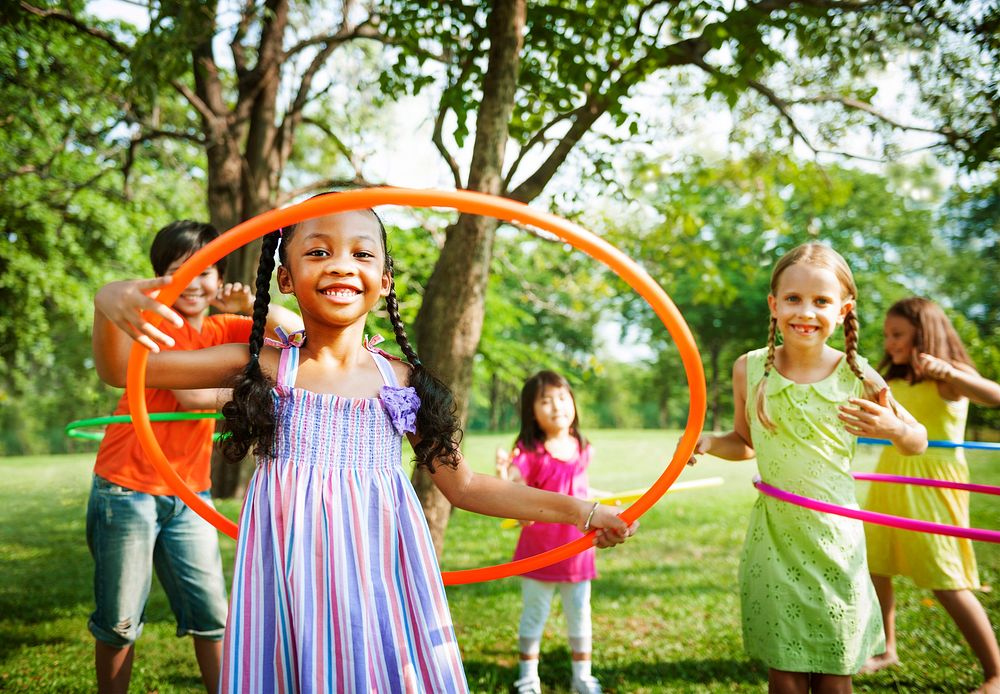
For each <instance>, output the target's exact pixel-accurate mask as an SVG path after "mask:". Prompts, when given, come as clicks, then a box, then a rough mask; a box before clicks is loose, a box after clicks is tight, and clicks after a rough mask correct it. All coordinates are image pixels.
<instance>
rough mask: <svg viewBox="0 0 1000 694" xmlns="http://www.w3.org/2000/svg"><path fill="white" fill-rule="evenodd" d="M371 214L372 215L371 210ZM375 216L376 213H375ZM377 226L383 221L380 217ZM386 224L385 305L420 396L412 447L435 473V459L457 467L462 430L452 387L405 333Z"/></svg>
mask: <svg viewBox="0 0 1000 694" xmlns="http://www.w3.org/2000/svg"><path fill="white" fill-rule="evenodd" d="M372 214H375V212H374V211H372ZM375 218H376V219H378V215H375ZM379 226H382V220H381V219H379ZM385 242H386V238H385V227H384V226H382V247H383V248H384V249H385V268H386V272H388V273H389V294H388V296H386V297H385V308H386V312H387V313H388V314H389V320H390V321H391V322H392V331H393V333H394V334H395V336H396V344H398V345H399V348H400V349H401V350H402V351H403V355H404V356H405V357H406V361H407V362H408V363H409V364H410V366H411V367H413V370H412V371H411V372H410V385H411V386H412V387H413V389H414V390H416V391H417V395H418V396H420V409H419V410H418V411H417V422H416V429H417V436H419V437H420V443H418V444H417V445H416V446H414V448H413V452H414V454H415V456H416V461H417V465H423V466H424V467H426V468H427V469H428V470H429V471H431V472H434V463H435V462H438V463H441V464H442V465H447V466H448V467H452V468H454V467H456V466H457V465H458V463H459V460H460V459H461V453H460V452H459V449H458V444H459V443H460V442H461V440H462V430H461V428H460V427H459V425H458V417H457V416H456V411H457V408H456V406H455V397H454V395H452V393H451V390H450V389H449V388H448V386H446V385H445V384H444V383H442V382H441V381H440V380H438V379H437V378H436V377H435V376H434V374H432V373H431V372H430V371H429V370H428V369H427V367H425V366H424V364H423V362H422V361H420V357H419V356H418V355H417V352H416V350H415V349H413V346H412V345H411V344H410V339H409V338H408V337H407V336H406V328H405V327H404V326H403V321H402V319H401V318H400V316H399V301H398V300H397V299H396V281H395V278H394V277H393V266H392V256H390V255H389V250H388V247H387V246H386V245H385Z"/></svg>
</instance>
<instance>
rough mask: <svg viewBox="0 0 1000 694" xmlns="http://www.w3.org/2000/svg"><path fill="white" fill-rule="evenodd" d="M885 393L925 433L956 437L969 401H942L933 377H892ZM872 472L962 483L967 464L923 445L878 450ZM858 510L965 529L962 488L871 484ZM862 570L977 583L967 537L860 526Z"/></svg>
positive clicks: (959, 585) (937, 584)
mask: <svg viewBox="0 0 1000 694" xmlns="http://www.w3.org/2000/svg"><path fill="white" fill-rule="evenodd" d="M889 385H890V386H891V387H892V394H893V397H895V398H896V400H897V401H898V402H899V404H901V405H902V406H903V407H905V408H906V409H907V410H908V411H909V412H910V414H912V415H913V416H914V418H915V419H916V420H917V421H918V422H920V423H921V424H923V425H924V426H925V427H927V438H928V439H931V440H945V441H954V442H956V443H957V442H962V441H964V440H965V420H966V417H967V416H968V413H969V401H968V400H967V399H965V398H962V399H961V400H954V401H952V400H945V399H944V398H942V397H941V395H940V393H938V389H937V384H936V383H935V382H934V381H930V380H927V381H921V382H919V383H915V384H910V383H908V382H907V381H905V380H895V379H894V380H893V381H891V382H890V383H889ZM875 471H876V472H880V473H884V474H887V475H906V476H908V477H925V478H930V479H938V480H948V481H951V482H968V481H969V466H968V465H967V464H966V462H965V452H964V451H963V450H962V449H961V448H928V449H927V452H926V453H924V454H923V455H917V456H904V455H900V454H899V453H898V452H897V451H896V450H895V449H894V448H891V447H886V448H885V450H883V451H882V456H881V457H880V458H879V461H878V466H877V467H876V469H875ZM865 508H866V509H868V510H869V511H878V512H879V513H891V514H893V515H897V516H906V517H908V518H918V519H920V520H926V521H932V522H934V523H944V524H946V525H958V526H962V527H966V528H967V527H969V492H963V491H959V490H955V489H936V488H933V487H918V486H916V485H910V484H888V483H885V482H872V483H871V488H870V489H869V492H868V499H867V502H866V503H865ZM865 536H866V541H867V545H868V567H869V569H870V570H871V572H872V573H873V574H877V575H880V576H908V577H910V578H911V579H913V582H914V583H915V584H916V585H917V586H919V587H921V588H928V589H930V590H961V589H965V588H967V589H971V590H975V589H978V588H979V573H978V572H977V570H976V555H975V554H974V552H973V550H972V541H971V540H964V539H960V538H957V537H948V536H945V535H931V534H930V533H919V532H913V531H911V530H897V529H896V528H887V527H885V526H882V525H872V524H865Z"/></svg>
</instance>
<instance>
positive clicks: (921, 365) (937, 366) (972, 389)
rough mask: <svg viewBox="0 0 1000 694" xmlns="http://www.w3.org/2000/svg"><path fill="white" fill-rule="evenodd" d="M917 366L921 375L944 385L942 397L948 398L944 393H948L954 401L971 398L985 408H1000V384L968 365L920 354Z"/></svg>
mask: <svg viewBox="0 0 1000 694" xmlns="http://www.w3.org/2000/svg"><path fill="white" fill-rule="evenodd" d="M917 364H918V373H920V375H922V376H923V377H925V378H933V379H934V380H935V381H939V382H940V383H941V384H942V386H943V390H942V395H945V396H946V397H947V394H946V393H945V392H944V391H948V393H950V394H951V395H953V396H954V397H953V398H951V399H954V400H957V399H958V398H969V400H972V401H973V402H975V403H977V404H979V405H983V406H985V407H998V406H1000V383H997V382H996V381H991V380H990V379H988V378H984V377H983V376H981V375H980V374H979V372H978V371H976V370H975V369H974V368H973V367H971V366H969V365H968V364H957V365H953V364H951V362H947V361H945V360H944V359H938V358H937V357H935V356H932V355H930V354H920V355H919V356H918V359H917Z"/></svg>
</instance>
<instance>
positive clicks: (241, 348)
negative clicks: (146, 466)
mask: <svg viewBox="0 0 1000 694" xmlns="http://www.w3.org/2000/svg"><path fill="white" fill-rule="evenodd" d="M275 250H277V252H278V256H279V259H280V262H281V266H280V267H279V268H278V287H279V288H280V290H281V292H282V293H286V294H295V296H296V299H297V301H298V304H299V308H300V311H301V314H302V320H303V323H304V325H305V331H304V333H299V334H295V335H292V336H286V335H284V334H281V335H280V336H281V338H282V339H281V340H280V341H278V342H271V341H266V342H267V343H265V339H264V336H263V332H264V317H265V316H266V313H267V305H268V303H269V301H270V297H269V294H268V289H269V287H270V283H271V274H272V271H273V268H274V254H275ZM140 284H142V281H140ZM137 286H138V285H137ZM256 286H257V295H256V303H255V306H254V325H253V329H252V331H251V335H250V341H249V361H248V359H247V353H248V347H247V346H246V345H222V346H219V347H213V348H209V349H205V350H196V351H189V352H161V353H159V354H153V355H150V359H149V364H148V368H147V381H148V383H149V385H150V386H152V387H159V388H202V387H208V386H212V385H220V384H222V383H226V382H230V383H231V382H233V379H235V386H234V391H233V400H232V401H231V402H229V403H227V405H226V406H225V407H224V408H223V413H224V414H225V416H226V420H227V425H228V429H229V431H230V432H231V433H230V436H229V438H228V439H227V440H226V444H225V452H226V454H227V455H228V456H229V457H230V458H231V459H233V460H239V459H241V458H242V457H243V456H244V455H245V454H246V453H247V452H248V451H249V450H251V449H252V450H253V451H254V452H255V453H256V455H257V469H256V472H255V473H254V475H253V478H252V479H251V480H250V483H249V485H248V488H247V494H246V499H245V500H244V504H243V510H242V512H241V516H240V525H239V536H238V538H237V550H236V567H235V571H234V576H233V586H232V593H231V596H230V611H229V619H228V623H227V627H226V636H225V643H224V648H223V662H222V684H221V691H223V692H240V693H241V694H252V693H254V692H396V691H398V692H434V693H435V694H436V693H438V692H442V693H443V692H466V691H468V685H467V683H466V680H465V673H464V671H463V668H462V661H461V656H460V654H459V649H458V644H457V642H456V638H455V631H454V628H453V626H452V621H451V615H450V613H449V610H448V603H447V599H446V596H445V591H444V586H443V584H442V581H441V575H440V570H439V568H438V564H437V559H436V556H435V553H434V548H433V546H432V543H431V539H430V533H429V531H428V528H427V523H426V521H425V519H424V516H423V513H422V510H421V507H420V503H419V500H418V499H417V496H416V494H415V492H414V490H413V487H412V485H411V484H410V481H409V479H408V477H407V474H406V472H405V470H404V469H403V467H402V465H401V437H402V436H403V435H404V434H409V435H410V441H411V443H412V444H413V449H414V452H415V454H416V461H417V464H418V465H425V466H427V467H428V469H430V470H431V471H432V472H433V475H432V478H433V479H434V482H435V483H436V484H437V486H438V488H439V489H440V490H441V491H442V492H443V493H444V495H445V496H446V497H447V498H448V500H449V501H451V502H452V504H454V505H455V506H458V507H460V508H464V509H467V510H470V511H474V512H478V513H484V514H488V515H494V516H507V517H513V518H519V519H525V520H536V521H544V522H550V523H551V522H555V523H570V524H574V525H576V526H578V527H579V528H581V529H582V530H589V529H591V528H597V529H599V530H598V533H597V535H596V540H595V543H596V544H597V545H598V546H601V547H606V546H611V545H615V544H618V543H620V542H622V541H624V540H625V538H626V537H628V536H629V535H630V534H631V533H632V532H633V531H634V527H627V526H626V525H625V523H624V522H623V521H622V520H621V519H620V518H618V517H617V516H616V515H615V514H614V512H613V511H611V510H610V509H609V508H608V507H605V506H599V505H596V504H591V503H589V502H587V501H585V500H582V499H576V498H573V497H571V496H566V495H562V494H555V493H552V492H545V491H542V490H539V489H532V488H530V487H526V486H524V485H518V484H514V483H512V482H507V481H504V480H499V479H497V478H495V477H492V476H489V475H480V474H475V473H473V472H472V471H471V470H470V469H469V468H468V466H467V465H466V464H465V463H464V462H463V460H462V456H461V453H460V452H459V448H458V441H459V438H460V431H459V428H458V422H457V419H456V417H455V414H454V413H455V405H454V401H453V399H452V396H451V393H450V392H449V391H448V389H447V387H445V386H444V385H443V384H442V383H441V382H440V381H438V380H437V379H435V378H434V377H433V376H432V375H431V374H430V373H429V372H428V371H427V369H425V368H424V367H423V366H422V364H421V362H420V360H419V358H418V357H417V354H416V353H415V351H414V350H413V348H412V347H411V346H410V344H409V341H408V340H407V337H406V332H405V330H404V328H403V325H402V323H401V322H400V319H399V312H398V306H397V301H396V295H395V291H394V288H393V275H392V258H391V257H390V256H389V255H388V253H387V249H386V237H385V228H384V227H383V226H382V223H381V221H380V220H379V218H378V217H377V216H376V215H375V213H374V212H373V211H371V210H365V211H356V212H345V213H341V214H336V215H329V216H325V217H319V218H316V219H312V220H308V221H306V222H303V223H301V224H298V225H296V226H294V227H291V228H289V229H285V230H284V231H283V232H275V233H272V234H269V235H267V236H266V237H265V238H264V243H263V248H262V251H261V261H260V267H259V269H258V274H257V283H256ZM141 288H142V289H150V288H154V287H153V283H150V282H148V281H147V282H146V283H144V284H142V287H141ZM137 295H138V296H137V299H136V302H135V307H136V309H146V310H155V311H157V312H159V313H160V314H161V315H164V316H167V317H168V318H170V314H169V309H166V308H165V307H162V308H161V307H160V305H154V303H155V302H152V300H149V299H146V298H144V297H142V295H141V294H140V293H139V292H137ZM139 297H142V298H139ZM383 297H384V298H385V301H386V309H387V312H388V314H389V317H390V319H391V321H392V324H393V331H394V333H395V335H396V341H397V343H398V344H399V346H400V348H401V350H402V352H403V354H405V355H406V359H407V362H406V363H404V362H401V361H399V360H390V359H388V358H387V355H386V354H385V353H382V352H381V351H380V350H378V349H376V348H375V346H374V342H375V341H374V340H371V341H369V340H366V339H363V338H364V327H365V320H366V318H367V316H368V313H369V312H370V311H371V310H372V309H373V308H374V307H375V306H376V304H377V303H378V301H379V300H380V299H382V298H383ZM171 319H172V318H171ZM120 327H122V328H123V330H124V331H125V332H122V333H120V334H118V335H117V338H120V339H117V338H116V339H115V340H108V342H111V343H114V344H107V345H103V346H102V349H105V350H106V351H107V350H111V351H114V352H116V355H115V357H114V358H115V361H116V363H118V364H121V373H122V374H124V371H125V366H124V365H125V362H126V357H127V351H128V346H129V345H128V340H127V337H126V334H125V333H126V332H127V333H128V334H130V335H137V334H145V335H147V336H150V337H153V338H158V337H159V336H158V335H157V331H156V330H155V328H151V327H149V326H148V324H147V325H143V324H142V322H141V320H140V319H139V318H138V316H137V317H136V320H135V321H134V322H133V323H132V324H127V323H122V324H121V325H120ZM101 333H102V334H106V333H108V331H106V330H104V331H101Z"/></svg>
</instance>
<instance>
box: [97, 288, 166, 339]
mask: <svg viewBox="0 0 1000 694" xmlns="http://www.w3.org/2000/svg"><path fill="white" fill-rule="evenodd" d="M170 280H171V278H170V276H169V275H166V276H164V277H154V278H152V279H146V280H123V281H121V282H111V283H110V284H106V285H104V286H103V287H101V288H100V289H99V290H98V292H97V295H96V296H95V297H94V306H95V307H96V309H97V310H98V311H99V312H100V313H102V314H103V315H104V317H105V318H107V319H108V320H109V321H111V322H112V323H114V324H115V325H116V326H118V328H119V329H121V331H122V332H124V333H125V334H126V335H128V336H129V337H131V338H132V339H133V340H135V341H136V342H138V343H139V344H141V345H142V346H143V347H146V348H147V349H148V350H149V351H151V352H159V351H160V345H164V346H166V347H173V346H174V340H173V338H172V337H170V336H169V335H167V334H166V333H164V332H163V331H161V330H160V329H158V328H157V327H156V326H154V325H153V324H152V323H150V322H149V321H148V320H146V318H145V317H144V316H143V315H142V312H143V311H149V312H151V313H155V314H157V315H159V316H162V317H163V319H164V320H166V321H169V322H170V323H172V324H173V325H176V326H177V327H181V326H183V325H184V319H183V318H181V317H180V316H179V315H177V314H176V313H174V311H173V310H172V309H171V308H170V307H169V306H166V305H165V304H161V303H160V302H159V301H157V300H156V299H154V298H153V297H155V296H156V294H157V292H158V290H159V289H160V288H161V287H163V286H166V285H168V284H170Z"/></svg>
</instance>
